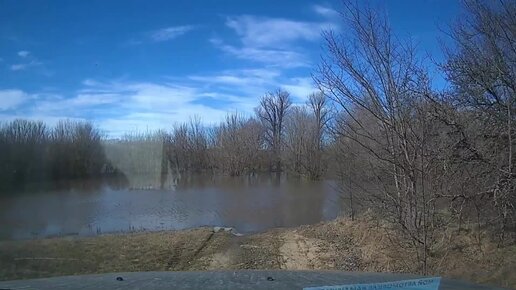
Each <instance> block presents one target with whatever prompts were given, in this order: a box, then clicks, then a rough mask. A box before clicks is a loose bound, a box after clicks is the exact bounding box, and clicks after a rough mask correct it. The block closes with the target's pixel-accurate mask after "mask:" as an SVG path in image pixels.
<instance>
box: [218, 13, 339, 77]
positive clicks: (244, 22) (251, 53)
mask: <svg viewBox="0 0 516 290" xmlns="http://www.w3.org/2000/svg"><path fill="white" fill-rule="evenodd" d="M226 26H227V27H229V28H230V29H231V30H233V31H234V32H235V33H236V34H237V36H238V37H239V40H240V45H230V44H227V43H226V42H224V41H222V40H221V39H218V38H214V39H211V42H212V44H214V45H215V46H216V47H218V48H219V49H220V50H222V51H224V52H225V53H227V54H229V55H233V56H235V57H237V58H239V59H244V60H250V61H253V62H259V63H263V64H266V65H268V66H276V67H286V68H294V67H303V66H310V61H309V60H308V58H307V56H306V52H305V51H304V50H303V48H302V46H300V43H301V42H316V41H318V40H319V39H320V35H321V31H322V30H324V29H327V28H333V27H335V25H334V24H333V23H332V22H326V21H322V22H308V21H296V20H290V19H285V18H270V17H258V16H252V15H242V16H237V17H229V18H227V20H226Z"/></svg>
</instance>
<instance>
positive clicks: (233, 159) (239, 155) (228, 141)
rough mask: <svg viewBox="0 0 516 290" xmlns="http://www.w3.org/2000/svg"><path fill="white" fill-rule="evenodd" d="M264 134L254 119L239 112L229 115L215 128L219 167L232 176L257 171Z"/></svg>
mask: <svg viewBox="0 0 516 290" xmlns="http://www.w3.org/2000/svg"><path fill="white" fill-rule="evenodd" d="M262 136H263V134H262V127H261V125H260V124H259V123H258V122H257V121H255V120H254V119H252V118H249V119H246V118H245V117H243V116H241V115H239V114H237V113H234V114H229V115H227V116H226V119H225V121H224V122H222V123H221V124H220V125H219V126H218V127H217V128H216V129H215V146H216V151H217V153H216V154H217V156H216V158H215V159H216V160H217V165H218V167H219V168H220V169H221V170H222V172H225V173H228V174H229V175H231V176H238V175H242V174H247V173H253V172H255V171H256V165H257V164H258V163H259V162H258V156H259V155H258V154H259V152H260V149H261V147H262Z"/></svg>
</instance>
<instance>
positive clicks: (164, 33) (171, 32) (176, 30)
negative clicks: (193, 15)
mask: <svg viewBox="0 0 516 290" xmlns="http://www.w3.org/2000/svg"><path fill="white" fill-rule="evenodd" d="M194 29H195V26H194V25H182V26H171V27H165V28H161V29H158V30H155V31H152V32H151V33H150V37H151V39H152V40H153V41H156V42H161V41H167V40H172V39H174V38H177V37H179V36H181V35H183V34H186V33H187V32H190V31H192V30H194Z"/></svg>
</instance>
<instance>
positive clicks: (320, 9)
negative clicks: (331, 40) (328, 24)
mask: <svg viewBox="0 0 516 290" xmlns="http://www.w3.org/2000/svg"><path fill="white" fill-rule="evenodd" d="M312 8H313V10H314V11H315V13H317V14H319V15H321V16H323V17H326V18H336V17H338V16H339V12H337V11H335V10H334V9H332V8H329V7H326V6H322V5H314V6H312Z"/></svg>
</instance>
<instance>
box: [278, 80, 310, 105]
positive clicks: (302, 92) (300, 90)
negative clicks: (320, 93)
mask: <svg viewBox="0 0 516 290" xmlns="http://www.w3.org/2000/svg"><path fill="white" fill-rule="evenodd" d="M280 87H281V88H282V89H284V90H286V91H288V92H290V93H291V95H292V96H293V97H294V98H295V101H298V102H300V103H302V102H305V101H306V100H307V99H308V96H309V95H310V94H311V93H314V92H316V91H317V88H316V87H315V85H314V83H313V80H312V79H311V78H293V79H290V80H289V82H287V83H283V84H281V85H280Z"/></svg>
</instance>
